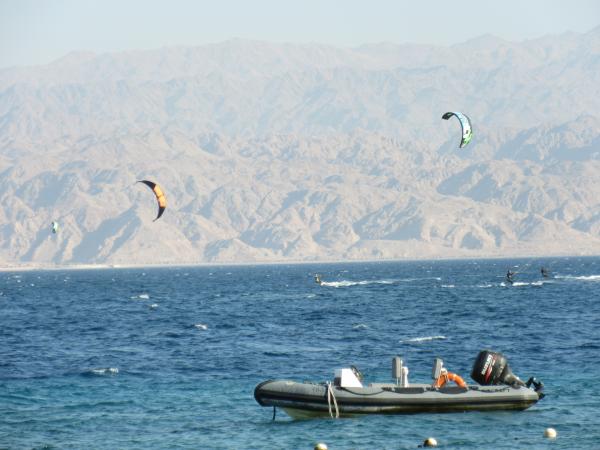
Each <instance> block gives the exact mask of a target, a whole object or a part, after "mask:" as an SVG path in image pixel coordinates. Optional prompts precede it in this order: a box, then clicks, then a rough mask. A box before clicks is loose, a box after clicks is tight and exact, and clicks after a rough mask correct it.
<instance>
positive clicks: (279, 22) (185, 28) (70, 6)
mask: <svg viewBox="0 0 600 450" xmlns="http://www.w3.org/2000/svg"><path fill="white" fill-rule="evenodd" d="M598 25H600V1H599V0H568V1H567V0H500V1H494V2H492V1H485V0H452V1H449V0H438V1H433V0H414V1H404V0H396V1H394V0H363V1H355V0H339V1H338V0H330V1H327V0H320V1H319V0H297V1H294V2H292V1H286V0H246V1H243V0H212V1H203V0H196V1H194V0H170V1H166V0H165V1H156V0H97V1H92V0H44V1H42V0H0V67H7V66H13V65H30V64H45V63H48V62H50V61H53V60H55V59H57V58H59V57H61V56H63V55H65V54H66V53H68V52H70V51H73V50H92V51H95V52H108V51H119V50H131V49H149V48H159V47H164V46H171V45H202V44H206V43H211V42H218V41H223V40H226V39H230V38H233V37H240V38H247V39H259V40H266V41H275V42H319V43H326V44H332V45H336V46H356V45H360V44H363V43H369V42H381V41H389V42H395V43H404V42H412V43H428V44H444V45H449V44H454V43H457V42H462V41H465V40H467V39H470V38H472V37H475V36H479V35H482V34H486V33H491V34H494V35H496V36H499V37H502V38H504V39H508V40H513V41H515V40H516V41H518V40H524V39H531V38H536V37H540V36H543V35H545V34H557V33H563V32H565V31H569V30H570V31H577V32H585V31H589V30H590V29H592V28H594V27H596V26H598Z"/></svg>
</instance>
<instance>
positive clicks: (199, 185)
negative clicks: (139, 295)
mask: <svg viewBox="0 0 600 450" xmlns="http://www.w3.org/2000/svg"><path fill="white" fill-rule="evenodd" d="M598 98H600V27H598V28H595V29H593V30H591V31H589V32H588V33H583V34H578V33H566V34H563V35H557V36H546V37H542V38H539V39H535V40H530V41H524V42H508V41H504V40H502V39H499V38H496V37H494V36H489V35H487V36H481V37H479V38H476V39H473V40H470V41H467V42H464V43H461V44H458V45H453V46H449V47H441V46H440V47H436V46H425V45H413V44H404V45H396V44H391V43H379V44H369V45H364V46H361V47H357V48H335V47H331V46H325V45H318V44H310V45H309V44H307V45H299V44H274V43H266V42H254V41H245V40H239V39H234V40H231V41H227V42H223V43H218V44H212V45H204V46H200V47H171V48H163V49H158V50H152V51H130V52H121V53H108V54H94V53H88V52H75V53H71V54H69V55H66V56H65V57H63V58H61V59H59V60H57V61H55V62H53V63H51V64H48V65H45V66H34V67H17V68H9V69H2V70H0V185H1V186H2V190H1V191H0V201H1V206H0V266H1V267H15V266H45V267H46V266H55V265H81V264H112V265H117V264H188V263H189V264H195V263H252V262H287V261H289V262H291V261H294V262H297V261H331V260H366V259H368V260H378V259H404V258H407V259H416V258H454V257H510V256H527V255H530V256H552V255H592V254H594V255H597V254H600V202H599V199H600V113H598V110H599V106H600V104H599V101H598ZM446 111H462V112H463V113H466V114H468V115H469V117H470V118H471V120H472V122H473V130H474V137H473V140H472V142H471V143H470V144H469V145H468V146H466V147H464V148H462V149H459V148H458V144H459V142H460V125H459V123H458V121H456V120H453V119H452V120H449V121H444V120H441V116H442V114H443V113H444V112H446ZM141 179H149V180H153V181H155V182H157V183H159V184H160V186H161V187H162V189H163V190H164V191H165V194H166V197H167V202H168V206H167V210H166V211H165V213H164V215H163V217H162V218H161V219H159V220H157V221H155V222H154V221H153V219H154V217H155V216H156V208H157V207H156V200H155V199H154V197H153V194H152V192H151V191H150V190H149V189H148V188H147V187H146V186H144V185H142V184H139V183H136V181H137V180H141ZM54 220H55V221H57V222H58V223H59V226H60V228H59V231H58V233H56V234H53V233H52V232H51V227H50V224H51V222H52V221H54Z"/></svg>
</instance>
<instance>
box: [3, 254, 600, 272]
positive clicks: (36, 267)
mask: <svg viewBox="0 0 600 450" xmlns="http://www.w3.org/2000/svg"><path fill="white" fill-rule="evenodd" d="M597 257H600V255H573V254H564V255H512V256H497V255H496V256H465V255H460V256H456V257H447V256H444V257H439V258H435V257H428V258H405V259H395V258H390V259H351V260H349V259H340V260H319V261H306V260H298V261H297V260H290V261H250V262H248V261H246V262H210V263H209V262H206V263H202V262H198V263H163V264H73V265H69V264H65V265H43V264H23V265H15V266H0V272H33V271H57V270H105V269H155V268H156V269H160V268H165V267H223V266H224V267H234V266H281V265H310V264H312V265H331V264H361V263H402V262H418V261H459V260H510V259H515V260H523V259H544V258H597Z"/></svg>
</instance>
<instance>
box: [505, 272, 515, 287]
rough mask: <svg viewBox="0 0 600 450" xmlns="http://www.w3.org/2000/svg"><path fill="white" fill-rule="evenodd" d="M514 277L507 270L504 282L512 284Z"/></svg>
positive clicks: (512, 273) (513, 274)
mask: <svg viewBox="0 0 600 450" xmlns="http://www.w3.org/2000/svg"><path fill="white" fill-rule="evenodd" d="M514 276H515V273H514V272H511V270H510V269H508V272H506V281H508V282H509V283H510V284H512V282H513V277H514Z"/></svg>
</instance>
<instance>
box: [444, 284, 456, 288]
mask: <svg viewBox="0 0 600 450" xmlns="http://www.w3.org/2000/svg"><path fill="white" fill-rule="evenodd" d="M442 287H443V288H453V287H456V286H454V285H453V284H442Z"/></svg>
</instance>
